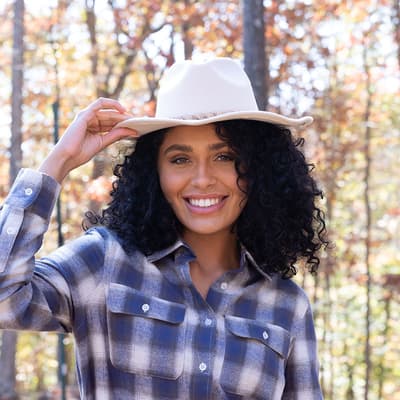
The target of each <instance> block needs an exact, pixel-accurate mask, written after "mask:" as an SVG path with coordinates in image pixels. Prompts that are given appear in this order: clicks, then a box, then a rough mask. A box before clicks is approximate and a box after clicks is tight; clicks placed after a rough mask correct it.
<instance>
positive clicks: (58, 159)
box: [39, 152, 73, 184]
mask: <svg viewBox="0 0 400 400" xmlns="http://www.w3.org/2000/svg"><path fill="white" fill-rule="evenodd" d="M72 169H73V168H70V167H69V166H68V160H67V159H66V158H65V157H63V156H62V155H59V154H55V153H53V152H52V153H50V154H49V155H48V156H47V157H46V158H45V160H44V161H43V162H42V164H41V165H40V167H39V172H42V173H44V174H46V175H48V176H50V177H52V178H53V179H55V180H56V181H57V182H58V183H60V184H61V183H62V181H63V180H64V178H65V177H66V176H67V175H68V174H69V172H70V171H71V170H72Z"/></svg>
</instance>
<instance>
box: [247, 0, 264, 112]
mask: <svg viewBox="0 0 400 400" xmlns="http://www.w3.org/2000/svg"><path fill="white" fill-rule="evenodd" d="M243 52H244V69H245V71H246V73H247V75H248V76H249V78H250V82H251V85H252V87H253V90H254V94H255V97H256V101H257V104H258V108H259V109H260V110H265V109H266V107H267V98H268V94H267V67H266V57H267V55H266V51H265V23H264V4H263V0H243Z"/></svg>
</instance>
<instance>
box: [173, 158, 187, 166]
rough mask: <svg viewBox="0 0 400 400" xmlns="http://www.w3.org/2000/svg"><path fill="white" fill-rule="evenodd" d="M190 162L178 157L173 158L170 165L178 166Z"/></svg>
mask: <svg viewBox="0 0 400 400" xmlns="http://www.w3.org/2000/svg"><path fill="white" fill-rule="evenodd" d="M188 162H189V158H187V157H183V156H176V157H173V158H171V160H170V163H171V164H176V165H182V164H186V163H188Z"/></svg>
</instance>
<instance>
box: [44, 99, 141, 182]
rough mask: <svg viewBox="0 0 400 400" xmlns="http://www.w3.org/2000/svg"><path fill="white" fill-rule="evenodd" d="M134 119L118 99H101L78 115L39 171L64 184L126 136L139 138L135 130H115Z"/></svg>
mask: <svg viewBox="0 0 400 400" xmlns="http://www.w3.org/2000/svg"><path fill="white" fill-rule="evenodd" d="M130 117H132V115H130V114H128V113H127V112H126V110H125V108H124V107H123V106H122V105H121V104H120V103H119V102H118V101H117V100H113V99H106V98H99V99H97V100H96V101H94V102H93V103H91V104H90V105H89V106H88V107H86V108H85V109H83V110H82V111H80V112H79V113H78V114H77V116H76V117H75V119H74V121H73V122H72V123H71V125H69V127H68V128H67V130H66V131H65V133H64V134H63V136H62V137H61V139H60V140H59V142H58V143H57V144H56V146H55V147H54V149H53V150H52V152H51V153H50V154H49V156H48V157H47V158H46V160H45V161H44V162H43V164H42V165H41V167H40V169H39V170H40V171H42V172H44V173H46V174H48V175H50V176H53V177H54V178H55V179H56V180H58V181H59V182H61V181H62V180H63V179H64V177H65V176H66V175H68V173H69V172H70V171H72V170H73V169H75V168H77V167H78V166H80V165H82V164H85V163H86V162H88V161H89V160H91V159H92V158H93V157H94V156H95V155H96V154H97V153H98V152H100V151H101V150H103V149H104V148H106V147H107V146H109V145H110V144H112V143H114V142H116V141H118V140H120V139H123V138H125V137H129V136H130V137H137V132H136V131H134V130H132V129H128V128H116V129H113V128H114V127H115V125H116V124H118V123H119V122H121V121H123V120H125V119H127V118H130Z"/></svg>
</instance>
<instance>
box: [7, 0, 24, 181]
mask: <svg viewBox="0 0 400 400" xmlns="http://www.w3.org/2000/svg"><path fill="white" fill-rule="evenodd" d="M23 40H24V0H15V2H14V36H13V57H12V92H11V147H10V153H11V157H10V186H11V184H12V182H13V181H14V179H15V177H16V176H17V174H18V171H19V170H20V169H21V162H22V147H21V144H22V130H21V127H22V85H23V67H24V60H23V56H24V48H23V46H24V42H23Z"/></svg>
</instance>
